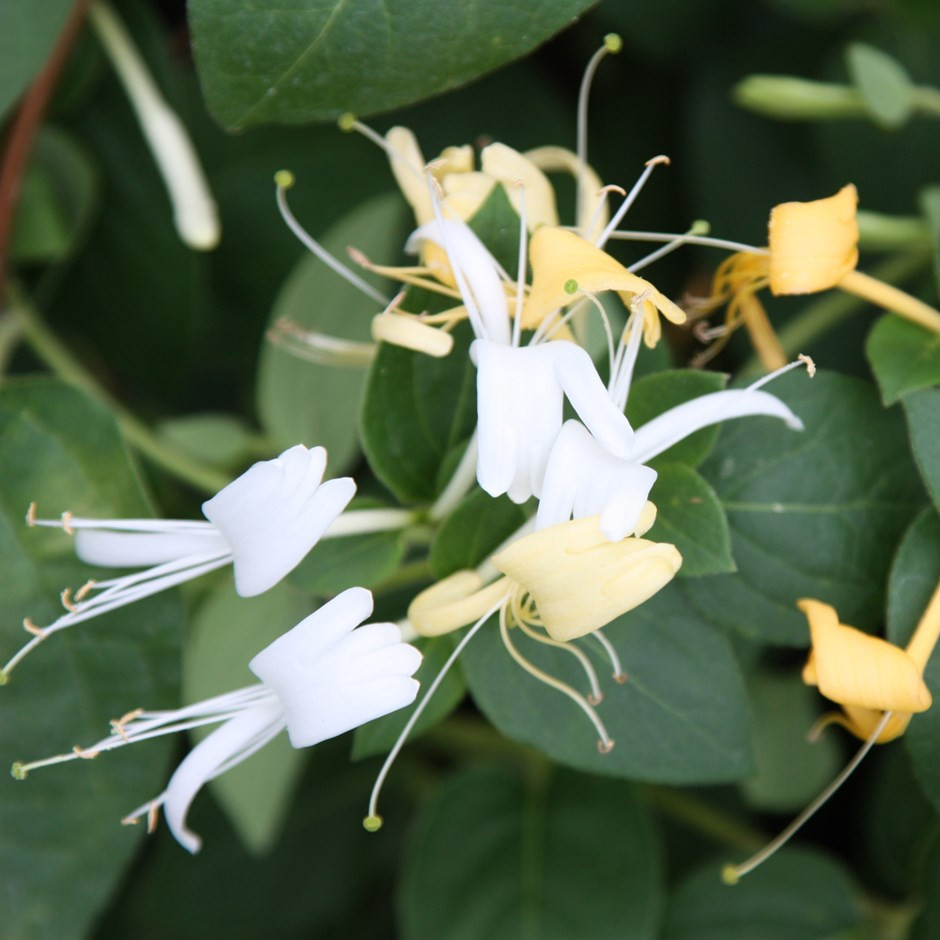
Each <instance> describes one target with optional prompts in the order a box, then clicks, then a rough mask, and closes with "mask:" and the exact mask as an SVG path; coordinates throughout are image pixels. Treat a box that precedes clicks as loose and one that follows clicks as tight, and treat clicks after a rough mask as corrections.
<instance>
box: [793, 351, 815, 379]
mask: <svg viewBox="0 0 940 940" xmlns="http://www.w3.org/2000/svg"><path fill="white" fill-rule="evenodd" d="M796 358H797V360H798V361H799V362H802V363H803V364H804V365H805V366H806V374H807V375H808V376H809V377H810V378H812V377H813V376H814V375H815V374H816V363H815V362H813V360H812V359H811V358H810V357H809V356H807V355H806V354H805V353H800V354H799V355H798V356H797V357H796Z"/></svg>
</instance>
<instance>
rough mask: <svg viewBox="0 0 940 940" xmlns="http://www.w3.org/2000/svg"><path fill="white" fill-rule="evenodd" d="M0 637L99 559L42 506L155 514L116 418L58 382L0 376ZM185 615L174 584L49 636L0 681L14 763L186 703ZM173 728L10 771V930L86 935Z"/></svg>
mask: <svg viewBox="0 0 940 940" xmlns="http://www.w3.org/2000/svg"><path fill="white" fill-rule="evenodd" d="M0 479H2V480H3V487H2V490H0V507H2V512H0V561H2V566H3V571H4V584H5V588H4V591H3V597H2V599H0V628H2V632H0V649H2V657H3V660H4V661H5V660H6V658H7V657H8V656H9V655H12V653H13V652H14V651H15V650H16V649H17V648H19V646H20V645H21V644H22V643H23V642H24V640H25V639H28V637H27V634H26V633H25V632H24V631H23V629H22V627H21V624H22V621H23V618H24V617H27V616H28V617H31V618H32V619H33V620H34V622H36V623H37V624H45V623H49V622H51V621H52V620H53V619H54V618H55V617H56V616H57V615H58V613H59V612H60V611H61V607H60V605H59V599H58V593H59V591H61V590H62V588H63V587H65V586H66V585H71V586H73V587H76V586H78V585H81V584H82V583H84V582H85V581H86V580H87V579H88V578H89V577H90V576H92V575H97V574H99V572H98V571H97V570H96V569H89V568H88V567H87V566H86V565H83V564H81V563H80V562H78V561H77V560H76V559H75V557H74V554H73V550H72V543H71V540H70V538H69V537H68V536H67V535H66V534H65V533H64V532H62V531H59V530H54V529H39V528H36V529H29V528H27V526H26V525H25V522H24V519H23V516H24V512H25V507H26V506H27V505H28V504H29V502H30V501H31V500H35V501H36V502H37V503H38V506H39V511H40V514H41V515H45V516H52V517H53V518H54V517H56V516H57V515H58V514H59V513H60V512H62V511H64V510H66V509H71V510H72V511H74V512H76V513H82V514H86V515H100V516H105V517H108V516H122V515H125V516H126V515H131V516H141V515H148V514H149V509H148V506H147V503H146V501H145V499H144V497H143V495H142V493H141V490H140V485H139V481H138V478H137V474H136V471H135V469H134V467H133V466H132V464H131V463H130V461H129V459H128V455H127V452H126V450H125V448H124V445H123V443H122V441H121V439H120V438H119V436H118V433H117V430H116V428H115V425H114V422H113V420H112V419H111V418H110V416H109V415H108V414H107V413H106V412H105V411H104V410H103V409H102V408H101V407H100V406H99V405H97V404H94V403H93V402H91V401H89V400H88V399H87V398H85V397H84V396H83V395H81V394H80V393H78V392H76V391H75V390H73V389H71V388H68V387H66V386H63V385H61V384H59V383H57V382H53V381H46V380H26V381H19V382H8V383H7V384H5V385H4V386H3V388H2V389H0ZM182 625H183V612H182V608H181V606H180V604H179V602H178V600H177V598H176V597H174V596H172V595H161V596H157V597H154V598H151V599H148V600H144V601H141V602H138V603H136V604H134V605H133V606H132V607H127V608H124V609H123V610H119V611H114V612H112V613H109V614H107V615H105V616H103V617H101V619H100V620H99V619H95V620H92V621H90V622H87V623H82V624H78V625H76V626H74V627H71V628H69V629H67V630H64V631H62V632H61V633H58V634H55V635H53V636H52V637H50V638H49V639H48V640H47V641H46V642H45V643H43V644H42V645H41V646H39V647H38V648H37V649H36V650H35V651H34V652H33V653H32V654H30V656H29V657H27V658H26V659H25V660H24V661H23V662H22V663H21V664H20V665H19V666H18V667H17V669H16V671H15V672H14V673H13V674H12V675H11V677H10V681H9V684H8V685H6V686H4V687H2V688H0V755H2V760H3V762H4V764H5V765H6V766H9V764H10V763H12V762H13V761H14V760H34V759H37V758H41V757H46V756H50V755H52V754H57V753H61V752H63V751H68V750H69V749H70V748H71V747H72V746H73V745H74V744H81V745H84V746H87V745H89V744H92V743H93V742H95V741H97V740H99V739H101V738H102V737H106V736H107V735H108V734H109V729H108V721H109V720H110V719H112V718H115V717H117V716H120V715H123V714H125V713H126V712H128V711H129V710H130V709H132V708H135V707H137V706H140V705H146V706H147V707H150V708H168V707H175V706H176V705H177V704H178V667H177V657H178V651H179V645H180V637H181V628H182ZM168 754H169V742H153V743H151V744H150V745H149V746H148V747H142V748H139V749H138V748H133V749H130V750H128V751H125V752H119V753H115V754H107V755H103V756H102V757H101V758H100V759H99V760H96V761H93V762H86V761H80V762H78V763H76V764H66V765H63V766H60V767H50V768H47V769H40V770H36V771H34V772H33V773H32V774H30V776H29V777H28V778H27V779H26V780H24V781H22V782H18V781H15V780H13V779H12V778H11V777H10V776H9V774H6V773H4V774H2V775H0V884H3V886H4V887H3V905H2V906H3V932H4V933H5V934H7V935H9V936H11V937H13V936H20V937H37V938H56V940H58V938H71V937H76V938H77V937H82V936H85V932H86V930H87V928H88V925H89V924H90V922H91V921H92V919H93V918H94V916H95V914H96V912H97V911H98V910H99V908H100V907H101V906H102V905H103V904H104V903H105V901H106V900H107V898H108V896H109V895H110V893H111V891H112V890H113V889H114V887H115V885H116V884H117V882H118V881H120V880H121V878H122V874H123V871H124V868H125V866H126V865H127V863H128V862H129V861H130V858H131V856H132V854H133V852H134V851H135V849H136V848H137V845H138V839H139V838H140V836H141V835H142V834H143V832H142V830H141V829H139V828H138V829H134V828H127V827H121V826H119V825H118V822H119V820H120V819H121V817H122V816H124V814H125V813H128V812H130V811H131V810H132V809H134V807H135V806H138V805H139V804H141V803H143V802H144V801H146V800H148V799H150V798H151V797H154V796H156V795H157V794H158V793H160V792H161V790H162V789H163V786H164V783H165V780H166V761H167V757H168Z"/></svg>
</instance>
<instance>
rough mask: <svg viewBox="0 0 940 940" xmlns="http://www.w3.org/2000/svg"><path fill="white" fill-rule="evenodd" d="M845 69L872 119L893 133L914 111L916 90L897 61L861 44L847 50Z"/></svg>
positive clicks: (851, 46) (852, 44)
mask: <svg viewBox="0 0 940 940" xmlns="http://www.w3.org/2000/svg"><path fill="white" fill-rule="evenodd" d="M845 55H846V65H847V67H848V70H849V75H850V76H851V78H852V81H853V82H854V83H855V87H856V88H857V89H858V91H859V94H860V95H861V96H862V100H863V101H864V103H865V106H866V107H867V108H868V113H869V115H870V117H871V119H872V120H873V121H874V122H875V123H876V124H878V125H880V126H881V127H884V128H887V129H889V130H894V129H896V128H898V127H900V126H901V125H902V124H904V123H905V121H907V119H908V118H909V117H910V116H911V114H912V113H913V111H914V106H915V92H916V89H915V87H914V85H913V83H912V82H911V79H910V76H909V75H908V74H907V72H906V71H905V69H904V67H903V66H902V65H901V64H900V62H898V61H897V60H895V59H893V58H892V57H891V56H889V55H887V54H886V53H884V52H882V51H881V50H880V49H875V48H874V47H873V46H869V45H866V44H865V43H861V42H853V43H851V44H850V45H849V46H848V48H847V49H846V53H845Z"/></svg>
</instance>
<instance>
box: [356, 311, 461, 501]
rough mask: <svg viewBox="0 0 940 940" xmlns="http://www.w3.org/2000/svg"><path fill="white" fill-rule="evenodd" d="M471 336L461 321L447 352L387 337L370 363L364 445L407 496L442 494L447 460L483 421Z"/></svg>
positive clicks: (378, 471)
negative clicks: (441, 472) (426, 351)
mask: <svg viewBox="0 0 940 940" xmlns="http://www.w3.org/2000/svg"><path fill="white" fill-rule="evenodd" d="M470 337H471V331H470V327H469V326H468V325H467V324H463V325H462V326H460V327H458V329H456V330H455V331H454V339H455V342H454V348H453V349H452V350H451V353H450V355H449V356H445V357H444V358H443V359H434V358H432V357H430V356H425V355H423V354H422V353H416V352H412V351H410V350H408V349H402V348H401V347H398V346H390V345H388V344H387V343H382V344H381V345H380V346H379V351H378V353H377V355H376V357H375V360H374V361H373V363H372V368H371V369H370V370H369V377H368V379H367V381H366V389H365V395H364V400H363V404H362V416H361V424H360V434H361V438H362V446H363V449H364V450H365V453H366V457H367V458H368V460H369V465H370V466H371V467H372V470H373V472H374V473H375V475H376V476H377V477H378V478H379V479H380V480H381V481H382V482H383V483H384V484H385V485H386V486H387V487H388V488H389V489H390V490H391V491H392V492H393V493H394V494H395V495H396V496H397V497H398V499H400V500H401V501H402V502H422V501H430V500H432V499H433V498H434V497H435V495H437V493H436V491H437V486H436V480H437V472H438V468H439V466H440V464H441V462H442V461H443V460H444V458H445V456H446V455H447V454H448V452H449V451H450V450H451V449H452V448H453V447H454V446H455V445H456V444H457V443H458V442H459V441H462V440H466V439H467V438H468V437H469V436H470V434H471V432H472V431H473V428H474V426H475V425H476V411H477V409H476V404H477V403H476V370H475V369H474V368H473V365H472V363H471V362H470V356H469V354H468V352H467V350H468V348H469V345H470Z"/></svg>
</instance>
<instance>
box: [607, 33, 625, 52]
mask: <svg viewBox="0 0 940 940" xmlns="http://www.w3.org/2000/svg"><path fill="white" fill-rule="evenodd" d="M604 48H605V49H606V50H607V51H608V52H610V53H611V54H613V55H616V54H617V53H618V52H620V50H621V49H622V48H623V40H622V39H621V38H620V36H619V35H618V34H617V33H608V34H607V35H606V36H605V37H604Z"/></svg>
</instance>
